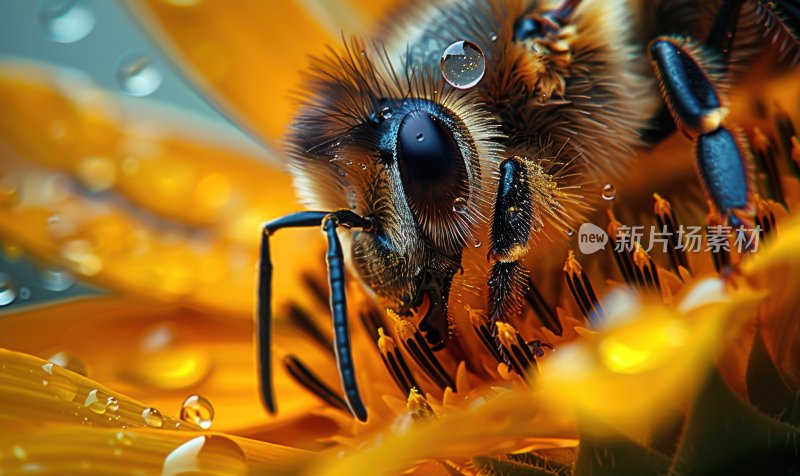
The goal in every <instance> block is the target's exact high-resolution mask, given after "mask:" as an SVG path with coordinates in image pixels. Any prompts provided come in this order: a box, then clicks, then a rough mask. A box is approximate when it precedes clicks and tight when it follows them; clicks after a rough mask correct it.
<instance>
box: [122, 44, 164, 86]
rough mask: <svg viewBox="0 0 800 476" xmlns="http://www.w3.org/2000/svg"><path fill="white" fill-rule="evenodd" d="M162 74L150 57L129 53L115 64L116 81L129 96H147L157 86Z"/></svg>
mask: <svg viewBox="0 0 800 476" xmlns="http://www.w3.org/2000/svg"><path fill="white" fill-rule="evenodd" d="M162 80H163V76H162V75H161V71H159V70H158V69H157V68H156V67H155V66H154V65H153V63H152V61H151V60H150V58H147V57H145V56H139V55H136V54H129V55H127V56H124V57H123V58H122V59H121V60H120V62H119V65H118V66H117V82H118V83H119V86H120V87H121V88H122V89H123V90H124V91H125V92H126V93H128V94H130V95H131V96H149V95H150V94H153V93H154V92H155V91H156V89H158V87H159V86H161V81H162Z"/></svg>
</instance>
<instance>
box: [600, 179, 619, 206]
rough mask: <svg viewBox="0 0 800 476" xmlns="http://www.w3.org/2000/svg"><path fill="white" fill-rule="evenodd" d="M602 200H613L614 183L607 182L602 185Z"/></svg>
mask: <svg viewBox="0 0 800 476" xmlns="http://www.w3.org/2000/svg"><path fill="white" fill-rule="evenodd" d="M602 196H603V200H606V201H608V202H610V201H612V200H614V199H615V198H616V197H617V187H615V186H614V184H611V183H607V184H605V185H603V194H602Z"/></svg>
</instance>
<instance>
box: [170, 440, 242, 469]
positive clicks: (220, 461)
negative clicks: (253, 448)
mask: <svg viewBox="0 0 800 476" xmlns="http://www.w3.org/2000/svg"><path fill="white" fill-rule="evenodd" d="M161 474H162V476H177V475H179V474H230V475H244V474H247V457H246V456H245V454H244V451H243V450H242V448H241V447H240V446H239V445H238V444H236V442H235V441H233V440H231V439H230V438H227V437H224V436H218V435H203V436H198V437H197V438H194V439H191V440H189V441H187V442H186V443H184V444H182V445H180V446H178V447H177V448H175V449H174V450H173V451H172V452H171V453H170V454H169V455H167V457H166V458H165V459H164V466H163V469H162V470H161Z"/></svg>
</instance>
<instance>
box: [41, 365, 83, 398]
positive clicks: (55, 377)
mask: <svg viewBox="0 0 800 476" xmlns="http://www.w3.org/2000/svg"><path fill="white" fill-rule="evenodd" d="M42 370H43V371H44V373H45V374H46V375H45V377H44V378H43V379H42V383H43V384H44V386H45V388H47V390H49V391H50V392H51V393H52V394H53V395H55V396H56V397H57V398H58V399H59V400H63V401H65V402H71V401H72V400H73V399H75V395H77V394H78V387H77V386H76V385H75V382H73V381H72V379H70V378H69V377H67V376H66V375H64V374H63V373H62V372H61V369H60V367H58V366H57V365H55V364H53V363H52V362H48V363H46V364H44V365H42Z"/></svg>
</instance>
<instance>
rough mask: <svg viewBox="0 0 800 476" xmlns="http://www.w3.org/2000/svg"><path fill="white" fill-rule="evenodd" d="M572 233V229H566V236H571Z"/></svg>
mask: <svg viewBox="0 0 800 476" xmlns="http://www.w3.org/2000/svg"><path fill="white" fill-rule="evenodd" d="M574 234H575V230H573V229H571V228H570V229H569V230H567V236H572V235H574Z"/></svg>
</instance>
